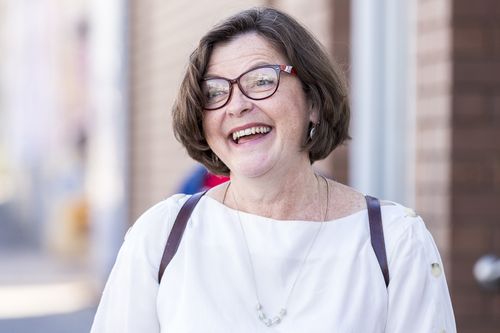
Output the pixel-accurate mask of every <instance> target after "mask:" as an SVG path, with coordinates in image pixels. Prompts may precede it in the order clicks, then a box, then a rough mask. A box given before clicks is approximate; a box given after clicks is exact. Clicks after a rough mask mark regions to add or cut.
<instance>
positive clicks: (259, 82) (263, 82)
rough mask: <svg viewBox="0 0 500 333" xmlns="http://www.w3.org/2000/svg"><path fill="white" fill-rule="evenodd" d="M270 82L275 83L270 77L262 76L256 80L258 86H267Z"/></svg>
mask: <svg viewBox="0 0 500 333" xmlns="http://www.w3.org/2000/svg"><path fill="white" fill-rule="evenodd" d="M268 84H273V80H271V79H269V78H262V79H258V80H256V81H255V85H256V86H265V85H268Z"/></svg>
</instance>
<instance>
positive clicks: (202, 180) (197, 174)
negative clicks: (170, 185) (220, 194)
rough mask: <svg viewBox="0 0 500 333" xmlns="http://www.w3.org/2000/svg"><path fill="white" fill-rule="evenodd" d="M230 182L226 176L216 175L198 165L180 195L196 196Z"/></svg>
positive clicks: (181, 189)
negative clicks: (198, 193)
mask: <svg viewBox="0 0 500 333" xmlns="http://www.w3.org/2000/svg"><path fill="white" fill-rule="evenodd" d="M228 180H229V178H228V177H226V176H218V175H214V174H213V173H211V172H210V171H208V170H207V168H205V167H204V166H203V165H197V166H196V167H195V168H194V169H193V170H192V171H191V172H190V173H189V174H188V176H187V178H186V179H185V180H184V181H183V182H182V184H181V186H180V188H179V193H185V194H194V193H197V192H200V191H206V190H208V189H211V188H212V187H215V186H217V185H219V184H222V183H224V182H227V181H228Z"/></svg>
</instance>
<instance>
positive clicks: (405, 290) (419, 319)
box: [386, 216, 456, 333]
mask: <svg viewBox="0 0 500 333" xmlns="http://www.w3.org/2000/svg"><path fill="white" fill-rule="evenodd" d="M404 219H410V220H411V221H408V222H410V226H409V227H408V228H407V229H406V230H405V231H404V232H403V234H402V235H401V236H400V238H399V239H398V240H397V242H396V243H395V246H394V248H393V250H392V251H391V254H390V257H389V273H390V283H389V287H388V295H389V302H388V316H387V325H386V332H387V333H398V332H406V333H411V332H415V333H421V332H439V333H442V332H446V333H455V332H456V327H455V318H454V315H453V309H452V305H451V300H450V295H449V292H448V286H447V284H446V278H445V274H444V269H443V263H442V261H441V258H440V255H439V252H438V250H437V247H436V244H435V243H434V240H433V238H432V236H431V234H430V233H429V231H428V230H427V229H426V227H425V225H424V222H423V221H422V219H421V218H420V217H408V216H406V217H404ZM405 222H406V221H405Z"/></svg>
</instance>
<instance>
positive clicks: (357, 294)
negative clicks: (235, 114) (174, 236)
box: [91, 195, 456, 333]
mask: <svg viewBox="0 0 500 333" xmlns="http://www.w3.org/2000/svg"><path fill="white" fill-rule="evenodd" d="M187 198H188V196H186V195H174V196H172V197H170V198H169V199H167V200H165V201H163V202H160V203H159V204H157V205H156V206H154V207H152V208H151V209H149V210H148V211H147V212H146V213H144V214H143V215H142V216H141V217H140V218H139V220H138V221H137V222H136V223H135V224H134V226H133V227H132V228H131V229H130V231H129V232H128V233H127V235H126V236H125V242H124V244H123V246H122V248H121V250H120V252H119V254H118V258H117V260H116V263H115V266H114V268H113V270H112V272H111V275H110V277H109V280H108V282H107V284H106V287H105V289H104V293H103V295H102V299H101V303H100V305H99V308H98V311H97V314H96V317H95V319H94V324H93V327H92V331H91V332H93V333H101V332H109V333H117V332H120V333H132V332H133V333H145V332H147V333H156V332H162V333H167V332H168V333H187V332H197V333H199V332H203V333H212V332H214V333H224V332H227V333H234V332H238V333H246V332H252V333H254V332H286V333H294V332H297V333H304V332H307V333H308V332H313V333H322V332H325V333H326V332H329V333H331V332H337V333H339V332H340V333H347V332H353V333H359V332H363V333H370V332H394V333H396V332H397V333H400V332H405V333H411V332H418V333H422V332H426V333H427V332H448V333H451V332H456V328H455V320H454V316H453V310H452V306H451V302H450V296H449V293H448V287H447V285H446V280H445V276H444V272H443V270H442V263H441V259H440V256H439V253H438V250H437V248H436V245H435V243H434V240H433V239H432V236H431V235H430V234H429V232H428V231H427V229H426V228H425V225H424V223H423V221H422V219H421V218H420V217H418V216H416V215H415V214H414V212H413V211H412V210H410V209H407V208H405V207H402V206H401V205H398V204H393V205H386V206H382V219H383V227H384V236H385V244H386V251H387V259H388V262H389V274H390V284H389V287H388V288H386V286H385V283H384V278H383V275H382V272H381V269H380V266H379V264H378V261H377V259H376V257H375V253H374V251H373V248H372V246H371V243H370V236H369V235H370V231H369V225H368V216H367V211H366V210H363V211H360V212H357V213H354V214H352V215H349V216H346V217H343V218H339V219H336V220H332V221H328V222H326V223H324V225H323V228H322V230H321V233H320V234H319V236H318V238H317V240H316V243H315V244H314V247H313V248H312V249H311V252H310V255H309V258H308V259H307V262H306V263H305V265H304V267H303V269H302V274H301V276H300V277H299V279H298V281H297V283H296V286H295V289H294V292H293V294H292V295H291V298H290V301H289V304H288V308H287V309H288V313H287V315H286V316H285V317H284V319H283V321H282V322H281V323H280V324H278V325H276V326H273V327H267V326H265V325H264V324H263V323H262V322H261V321H260V320H259V319H258V315H257V311H256V310H255V303H256V299H255V288H254V282H253V279H252V271H251V266H250V264H249V260H248V251H247V249H246V245H245V241H244V238H243V237H244V236H243V234H242V231H241V228H240V225H239V223H238V216H237V212H236V211H235V210H233V209H231V208H228V207H226V206H224V205H223V204H221V203H219V202H218V201H216V200H214V199H212V198H210V197H208V196H204V197H203V198H202V199H201V200H200V202H199V203H198V205H197V207H196V208H195V210H194V211H193V213H192V215H191V219H190V220H189V222H188V224H187V227H186V230H185V233H184V236H183V239H182V242H181V244H180V246H179V249H178V251H177V254H176V255H175V257H174V258H173V259H172V261H171V262H170V264H169V266H168V267H167V269H166V270H165V274H164V276H163V279H162V282H161V285H158V281H157V276H158V267H159V264H160V261H161V256H162V253H163V249H164V246H165V243H166V239H167V237H168V234H169V232H170V229H171V227H172V224H173V221H174V220H175V217H176V215H177V213H178V211H179V209H180V207H181V206H182V204H183V203H184V202H185V201H186V200H187ZM240 216H241V221H242V224H243V226H244V228H245V233H246V237H247V239H248V245H249V248H250V253H251V257H252V261H253V265H254V267H255V273H256V274H255V275H256V284H257V288H258V294H259V297H260V300H261V303H262V306H263V308H264V311H265V312H266V313H267V314H268V315H269V316H271V317H273V316H274V315H277V314H278V312H279V310H280V308H281V307H283V305H284V304H283V303H284V302H285V298H286V296H287V295H288V291H289V290H290V287H291V284H292V283H293V281H294V280H295V277H296V275H297V271H298V270H299V266H300V264H301V262H302V260H303V258H304V255H305V254H306V251H307V248H308V247H309V244H310V242H311V239H312V238H313V236H314V234H315V233H316V231H317V228H318V227H319V226H320V224H321V223H317V222H316V223H314V222H307V221H281V220H273V219H270V218H265V217H262V216H257V215H253V214H248V213H240Z"/></svg>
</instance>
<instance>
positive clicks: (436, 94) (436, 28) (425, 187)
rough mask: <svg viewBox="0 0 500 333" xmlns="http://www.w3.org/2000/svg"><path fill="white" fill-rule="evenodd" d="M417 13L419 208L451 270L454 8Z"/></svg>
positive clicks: (431, 1)
mask: <svg viewBox="0 0 500 333" xmlns="http://www.w3.org/2000/svg"><path fill="white" fill-rule="evenodd" d="M417 10H418V12H417V26H416V34H417V36H416V37H417V39H416V52H417V54H416V57H417V58H416V67H417V68H416V77H417V82H416V89H417V91H416V99H417V100H416V134H415V135H416V137H415V145H416V165H415V201H416V209H417V211H418V212H419V214H420V215H422V217H423V218H424V220H425V221H426V224H427V226H428V227H429V229H430V230H431V231H432V234H433V236H434V238H435V240H436V243H437V245H438V247H439V250H440V252H441V255H442V257H443V260H444V262H445V268H446V270H447V272H450V269H451V263H450V261H449V260H448V254H449V251H448V250H449V238H450V236H449V235H450V217H449V214H450V200H451V199H450V191H449V182H450V155H451V148H450V147H451V128H450V123H451V120H450V119H451V108H450V105H451V68H452V59H451V58H450V49H451V29H452V27H451V21H450V20H451V4H450V1H449V0H440V1H435V0H423V1H418V6H417Z"/></svg>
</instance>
